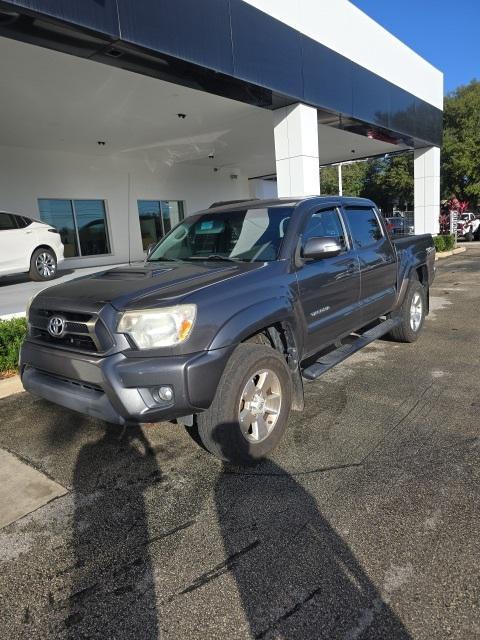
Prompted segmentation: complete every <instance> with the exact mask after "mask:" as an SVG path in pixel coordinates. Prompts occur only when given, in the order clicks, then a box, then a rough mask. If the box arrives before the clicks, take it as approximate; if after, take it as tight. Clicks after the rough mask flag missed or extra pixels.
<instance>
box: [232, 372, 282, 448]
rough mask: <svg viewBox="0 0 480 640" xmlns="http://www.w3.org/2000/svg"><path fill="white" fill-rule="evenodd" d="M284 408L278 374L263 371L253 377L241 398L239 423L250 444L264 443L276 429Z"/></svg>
mask: <svg viewBox="0 0 480 640" xmlns="http://www.w3.org/2000/svg"><path fill="white" fill-rule="evenodd" d="M281 407H282V388H281V385H280V380H279V378H278V376H277V374H276V373H274V372H273V371H272V370H271V369H261V370H260V371H257V372H256V373H255V374H254V375H253V376H251V377H250V378H249V380H248V382H247V384H246V385H245V387H244V389H243V391H242V394H241V396H240V402H239V407H238V421H239V424H240V429H241V431H242V434H243V436H244V438H245V439H246V440H248V441H249V442H254V443H258V442H262V440H265V438H267V437H268V436H269V435H270V433H271V432H272V431H273V429H274V428H275V425H276V424H277V421H278V418H279V416H280V409H281Z"/></svg>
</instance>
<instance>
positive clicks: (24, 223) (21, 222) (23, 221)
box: [15, 216, 32, 229]
mask: <svg viewBox="0 0 480 640" xmlns="http://www.w3.org/2000/svg"><path fill="white" fill-rule="evenodd" d="M15 217H16V219H17V226H18V228H19V229H24V228H25V227H28V225H30V224H32V221H31V220H30V218H25V216H15Z"/></svg>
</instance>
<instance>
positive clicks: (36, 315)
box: [28, 309, 114, 353]
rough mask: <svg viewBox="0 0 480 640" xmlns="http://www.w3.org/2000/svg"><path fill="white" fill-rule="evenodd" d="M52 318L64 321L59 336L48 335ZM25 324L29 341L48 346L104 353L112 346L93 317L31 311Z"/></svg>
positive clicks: (98, 319)
mask: <svg viewBox="0 0 480 640" xmlns="http://www.w3.org/2000/svg"><path fill="white" fill-rule="evenodd" d="M53 316H57V317H60V318H62V319H63V320H64V321H65V327H64V331H63V333H62V335H61V336H52V335H51V334H50V333H49V331H48V323H49V321H50V318H52V317H53ZM28 321H29V335H30V338H32V339H33V340H36V341H39V342H42V343H44V344H45V343H46V344H49V345H51V346H52V347H58V348H61V349H71V350H73V351H83V352H87V353H105V352H106V351H108V350H109V349H111V348H112V347H113V344H114V342H113V339H112V337H111V335H110V333H109V332H108V330H107V328H106V326H105V325H104V324H103V322H102V320H101V319H100V318H99V317H98V316H96V315H94V314H87V313H75V312H71V311H57V310H55V309H31V310H30V313H29V319H28Z"/></svg>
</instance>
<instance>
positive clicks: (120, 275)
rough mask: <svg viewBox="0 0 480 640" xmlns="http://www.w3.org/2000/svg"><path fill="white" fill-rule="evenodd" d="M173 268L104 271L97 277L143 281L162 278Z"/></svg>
mask: <svg viewBox="0 0 480 640" xmlns="http://www.w3.org/2000/svg"><path fill="white" fill-rule="evenodd" d="M171 270H172V269H171V268H162V269H141V268H133V269H128V268H127V269H122V268H121V267H120V268H119V269H112V270H111V271H103V272H102V273H99V274H98V275H97V276H96V277H97V278H98V279H102V280H142V279H144V278H156V277H157V276H161V275H162V274H163V273H168V272H169V271H171Z"/></svg>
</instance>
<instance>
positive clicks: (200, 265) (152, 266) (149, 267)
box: [34, 261, 263, 311]
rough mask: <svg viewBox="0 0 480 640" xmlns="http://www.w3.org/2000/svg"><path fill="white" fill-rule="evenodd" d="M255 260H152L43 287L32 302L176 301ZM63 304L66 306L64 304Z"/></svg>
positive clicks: (73, 305)
mask: <svg viewBox="0 0 480 640" xmlns="http://www.w3.org/2000/svg"><path fill="white" fill-rule="evenodd" d="M262 264H263V263H259V262H254V263H251V262H239V263H233V262H220V261H218V262H213V261H212V262H206V261H198V262H178V263H176V262H155V263H153V262H152V263H146V264H137V265H135V264H132V265H129V266H126V267H117V268H115V269H110V270H108V271H102V272H100V273H96V274H93V275H90V276H85V277H83V278H77V279H75V280H71V281H69V282H65V283H64V284H59V285H57V286H54V287H49V288H48V289H45V290H44V291H42V292H41V293H40V294H38V296H37V297H36V299H35V302H34V306H45V304H48V305H49V306H52V307H55V308H58V309H62V308H63V309H68V308H70V309H72V310H78V311H80V310H82V311H83V310H85V311H98V310H99V309H100V308H101V307H103V306H104V305H105V304H107V303H109V304H111V305H113V306H114V307H115V308H116V309H118V310H119V311H123V310H124V309H126V308H129V309H140V308H144V309H145V308H147V309H148V308H149V307H155V306H157V305H158V304H159V303H161V304H163V305H165V304H166V305H168V304H170V303H171V304H176V303H177V302H179V300H180V299H181V298H183V297H185V296H187V295H189V294H192V293H194V292H195V291H198V290H199V289H201V288H203V287H206V286H210V285H213V284H215V283H216V282H220V281H223V280H225V279H228V278H233V277H235V276H239V275H242V274H243V273H247V272H250V271H253V270H256V269H259V268H260V267H261V266H262ZM66 305H67V306H66Z"/></svg>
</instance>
